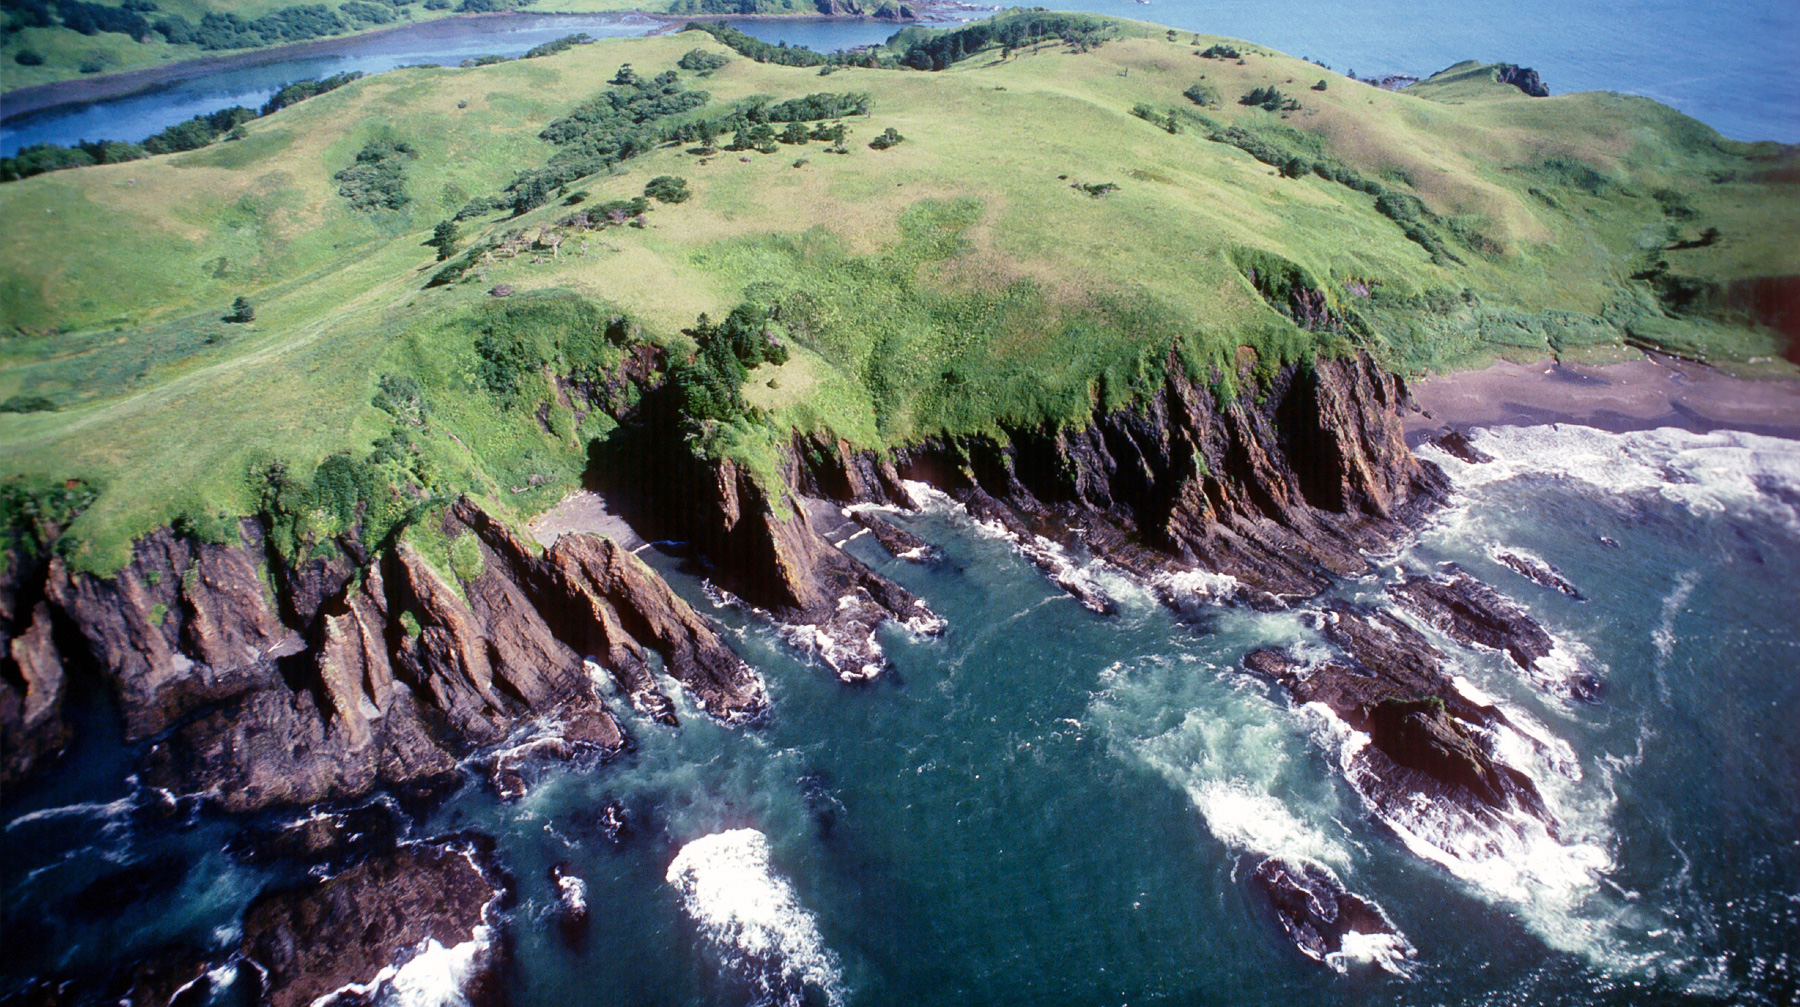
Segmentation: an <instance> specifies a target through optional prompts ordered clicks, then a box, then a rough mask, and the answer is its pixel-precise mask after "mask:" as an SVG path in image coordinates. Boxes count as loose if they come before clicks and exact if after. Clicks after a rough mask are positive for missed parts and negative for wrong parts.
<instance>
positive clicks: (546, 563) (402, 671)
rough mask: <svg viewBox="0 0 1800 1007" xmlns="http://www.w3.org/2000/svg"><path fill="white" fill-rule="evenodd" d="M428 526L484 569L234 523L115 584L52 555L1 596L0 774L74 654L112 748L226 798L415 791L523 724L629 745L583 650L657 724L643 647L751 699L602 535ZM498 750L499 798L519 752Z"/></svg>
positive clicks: (725, 715)
mask: <svg viewBox="0 0 1800 1007" xmlns="http://www.w3.org/2000/svg"><path fill="white" fill-rule="evenodd" d="M438 530H439V531H441V532H442V533H443V534H444V535H445V536H446V537H448V538H451V539H455V538H458V537H460V536H465V535H467V536H473V537H474V541H475V545H476V549H477V550H478V553H479V557H480V563H479V570H478V571H476V572H472V573H470V572H466V571H465V575H464V576H461V577H456V578H455V582H454V583H453V582H452V580H451V579H450V578H449V577H447V576H446V575H445V574H443V573H441V572H439V571H438V570H437V569H435V568H434V567H433V566H432V564H430V563H429V562H427V561H426V560H425V559H424V558H423V557H422V556H421V555H420V554H419V553H418V552H417V551H416V550H415V549H413V548H412V547H410V546H409V545H406V544H404V543H402V544H401V545H399V546H398V547H397V548H396V549H394V550H392V551H391V552H388V553H386V554H383V555H381V556H379V557H370V556H369V555H368V554H367V553H366V552H364V551H363V550H362V548H361V546H360V544H359V543H357V542H355V541H354V540H344V541H341V542H340V543H339V544H338V545H339V547H338V549H337V550H336V552H335V553H334V554H332V555H330V556H329V557H319V558H312V559H308V560H306V561H304V562H301V563H298V564H289V563H287V562H285V561H283V560H282V558H281V557H280V556H278V555H276V554H275V553H274V552H273V551H272V550H269V549H268V548H266V545H265V542H264V540H263V535H262V530H261V528H260V526H259V525H257V523H256V522H254V521H248V520H246V521H244V522H242V523H240V525H239V527H238V528H237V534H236V541H234V542H226V543H222V544H214V543H206V542H196V541H193V540H191V539H187V538H182V537H179V536H177V535H176V534H175V533H174V532H173V531H170V530H168V529H164V530H162V531H159V532H156V533H154V534H152V535H149V536H147V537H146V538H144V539H143V540H141V541H140V542H139V543H138V544H137V546H136V548H135V551H134V556H133V560H132V562H131V564H130V565H128V566H127V567H126V568H125V569H123V570H121V571H120V572H119V573H117V574H116V575H114V576H112V577H107V578H97V577H91V576H86V575H82V574H75V573H72V572H70V571H69V570H68V568H67V567H66V566H65V565H64V564H63V562H62V561H61V560H59V559H56V560H51V561H50V562H49V563H48V564H46V565H45V566H44V567H43V568H42V572H41V575H40V576H39V578H38V579H37V580H36V581H35V582H31V581H27V582H23V583H19V584H15V585H13V591H12V593H11V595H10V597H9V599H8V605H9V608H18V609H20V610H22V611H28V612H30V613H31V614H30V616H29V620H28V621H27V623H26V625H27V628H26V629H25V631H24V632H23V633H20V634H18V635H16V636H13V637H12V638H11V639H10V640H7V641H4V642H5V644H6V648H7V651H8V653H9V654H10V655H11V657H10V659H9V661H8V663H7V665H6V672H7V674H6V675H5V676H4V678H3V679H0V683H3V684H0V689H3V691H0V714H3V715H4V718H5V719H4V729H5V739H6V742H7V750H6V753H5V760H4V768H5V773H6V776H5V780H6V782H11V781H13V780H16V779H17V778H19V777H20V776H22V775H23V774H24V773H25V772H27V771H29V770H30V769H31V768H33V767H34V766H35V765H36V764H37V763H39V762H41V761H42V760H43V759H44V757H46V756H47V755H50V754H52V753H54V752H55V751H56V750H57V749H58V748H59V747H60V745H61V743H62V742H63V741H64V740H65V739H66V737H67V734H68V729H67V727H66V724H65V722H64V721H63V719H62V717H61V704H62V701H63V698H64V695H65V693H66V691H67V689H68V682H69V677H68V676H67V675H66V674H65V668H66V667H70V668H72V667H82V668H88V667H91V668H92V669H93V671H94V673H95V676H96V677H97V679H98V682H99V684H100V686H101V687H102V688H104V689H105V690H106V691H107V692H109V693H110V694H111V696H112V698H113V699H114V700H115V701H116V703H117V706H118V709H119V710H120V712H121V715H122V719H123V728H124V733H125V738H126V740H127V741H129V742H145V741H148V742H150V744H149V745H148V746H147V748H146V749H145V750H144V754H143V756H142V766H141V770H142V773H141V775H142V778H143V779H144V782H146V783H148V784H150V785H152V786H157V787H162V788H166V789H168V790H169V791H171V792H173V793H175V794H197V795H202V796H205V797H207V798H210V799H211V800H213V801H215V802H216V803H218V804H219V805H220V806H221V807H223V808H225V809H226V810H230V811H246V810H251V809H255V808H260V807H264V806H269V805H284V804H308V803H312V802H316V801H320V800H325V799H328V798H342V797H351V796H356V795H360V794H364V793H367V792H369V791H370V790H373V789H375V788H377V787H383V786H388V787H392V786H406V785H420V784H425V783H429V782H430V781H432V780H434V779H436V778H440V777H444V776H447V775H449V774H451V773H454V772H455V771H456V768H457V763H458V760H459V759H461V758H462V757H463V756H465V755H466V754H468V753H469V752H471V751H473V750H475V749H477V748H480V747H484V746H494V745H497V744H498V743H500V742H502V741H504V740H507V739H508V737H509V736H510V735H513V734H514V733H516V732H518V731H519V730H520V729H521V726H522V725H526V724H527V723H531V724H534V725H536V726H535V727H534V728H533V729H534V730H540V731H547V732H548V733H549V738H548V739H547V740H549V741H550V742H551V743H549V744H540V745H537V746H535V747H531V746H526V747H525V748H524V753H525V754H529V755H534V756H541V755H552V756H560V757H564V758H569V757H574V756H577V755H580V754H584V753H586V754H591V755H594V756H597V757H600V758H607V757H611V756H612V755H615V754H617V753H619V752H621V751H623V750H625V749H626V748H627V747H628V746H629V740H628V739H627V737H626V735H625V732H624V730H623V729H622V727H621V726H620V724H619V722H618V720H617V718H616V717H615V716H614V713H613V711H612V710H610V709H609V708H608V707H607V705H606V703H605V702H604V701H603V700H602V699H601V696H600V690H599V688H598V686H597V684H596V682H595V678H594V675H593V674H590V669H589V668H588V667H587V666H586V664H585V663H584V661H585V660H586V659H589V658H591V659H592V660H593V661H594V662H595V663H596V664H597V665H598V667H599V668H601V669H604V673H605V674H607V675H609V676H610V677H611V678H612V680H613V682H614V683H615V684H616V686H617V688H618V689H619V691H621V692H622V693H624V694H625V695H626V696H628V697H629V699H630V701H631V702H632V703H633V704H634V706H636V707H637V708H639V709H640V710H642V711H644V712H645V713H647V714H649V715H651V716H654V717H657V718H658V719H660V720H663V721H665V722H667V723H674V722H675V719H676V718H675V714H674V712H673V711H674V704H673V702H672V701H671V700H670V699H669V697H668V696H666V695H664V694H663V693H662V691H661V690H660V689H659V687H658V686H657V685H656V680H655V678H654V677H653V675H652V674H651V671H650V667H651V665H650V652H652V651H654V652H655V653H657V654H659V655H660V656H661V659H662V662H663V665H664V668H665V669H666V670H667V672H668V674H669V675H670V676H671V677H672V678H674V679H675V680H676V681H677V682H679V683H681V685H682V687H683V688H684V689H685V690H686V691H688V692H689V694H690V695H691V696H692V698H693V701H694V703H695V705H697V706H698V707H700V708H701V709H703V710H705V711H707V712H708V713H709V714H711V715H713V716H715V717H718V718H720V719H721V720H725V721H727V722H741V721H744V720H748V719H752V718H754V717H756V716H758V715H760V714H761V712H762V711H763V710H764V708H765V707H766V705H767V700H766V697H765V695H764V693H763V689H762V683H761V681H760V680H759V679H758V678H757V677H756V675H755V673H754V672H753V671H751V670H750V669H749V667H748V666H746V665H745V664H744V663H743V662H742V661H741V660H739V659H738V658H737V657H736V655H735V654H733V653H732V652H731V651H730V649H729V648H727V647H726V646H725V645H724V643H723V642H722V641H721V640H720V639H719V637H718V635H717V634H716V633H715V632H714V631H713V629H712V628H711V627H710V626H709V625H708V624H707V623H706V622H704V621H703V620H702V619H700V617H699V616H698V615H696V614H695V613H694V612H693V610H692V609H691V608H689V607H688V605H687V604H686V603H685V602H683V601H681V599H679V598H678V597H676V596H675V595H674V594H673V593H672V592H670V590H669V588H668V586H667V585H666V584H665V583H664V582H663V581H662V580H661V579H660V578H658V577H657V576H656V575H655V574H654V573H653V572H651V571H650V570H649V569H648V568H647V567H645V566H643V564H642V563H641V562H640V561H638V560H637V559H636V558H635V557H633V556H631V555H630V554H629V553H626V552H625V551H623V550H621V549H619V548H618V547H617V546H616V545H614V544H613V543H611V542H609V541H606V540H604V539H600V538H596V537H593V536H581V535H576V536H567V537H565V538H564V539H562V540H561V541H559V542H558V543H557V544H556V547H555V548H553V549H551V550H549V551H548V552H547V553H542V554H540V553H539V552H538V550H537V549H536V548H535V547H533V546H528V545H527V544H525V543H524V542H522V541H520V540H519V539H518V538H517V537H516V536H514V535H513V534H512V533H511V532H510V531H508V530H507V529H506V528H505V527H504V526H502V525H501V524H500V523H498V522H496V521H494V520H492V519H491V518H490V517H489V516H488V515H487V514H486V513H484V512H483V511H482V510H481V509H480V508H479V507H477V506H476V505H474V504H473V503H470V502H468V501H466V500H465V501H461V502H458V503H457V504H455V505H454V506H452V507H451V508H449V509H448V510H447V511H446V512H445V513H444V515H443V517H442V521H441V527H440V528H439V529H438ZM358 557H360V559H361V560H362V562H358V561H357V558H358ZM545 724H548V725H553V726H549V727H545V726H543V725H545ZM516 740H521V741H523V740H525V739H516ZM538 740H546V739H538ZM508 754H510V755H511V758H510V759H509V758H505V757H502V758H500V759H497V760H495V763H494V765H493V770H494V772H495V774H496V777H497V780H498V781H499V782H500V784H501V785H502V787H503V790H509V789H511V788H513V787H516V786H517V780H518V774H519V772H520V768H521V767H520V762H521V760H522V759H523V758H524V757H525V754H521V753H520V749H519V748H518V747H515V748H514V749H512V750H511V751H510V753H508Z"/></svg>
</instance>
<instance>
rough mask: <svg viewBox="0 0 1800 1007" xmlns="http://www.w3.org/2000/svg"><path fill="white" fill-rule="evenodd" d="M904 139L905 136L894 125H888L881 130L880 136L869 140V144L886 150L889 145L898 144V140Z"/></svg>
mask: <svg viewBox="0 0 1800 1007" xmlns="http://www.w3.org/2000/svg"><path fill="white" fill-rule="evenodd" d="M904 139H906V137H904V136H901V135H900V134H899V132H897V131H896V130H895V129H894V127H892V126H889V127H888V128H887V129H884V130H882V131H881V135H880V136H878V137H876V138H875V139H873V140H870V141H869V146H870V147H872V148H874V149H875V150H886V149H888V148H889V147H896V146H899V144H900V141H902V140H904Z"/></svg>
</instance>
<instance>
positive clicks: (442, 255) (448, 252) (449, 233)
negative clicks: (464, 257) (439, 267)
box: [430, 220, 462, 262]
mask: <svg viewBox="0 0 1800 1007" xmlns="http://www.w3.org/2000/svg"><path fill="white" fill-rule="evenodd" d="M457 230H458V229H457V226H456V221H454V220H444V221H439V222H438V226H437V227H436V228H434V229H433V230H432V232H431V242H430V244H431V246H432V247H433V248H436V249H437V253H438V261H439V262H442V261H444V260H445V259H448V258H449V257H451V256H452V255H455V254H456V242H457V241H458V240H459V239H460V238H461V237H462V235H460V234H458V233H457Z"/></svg>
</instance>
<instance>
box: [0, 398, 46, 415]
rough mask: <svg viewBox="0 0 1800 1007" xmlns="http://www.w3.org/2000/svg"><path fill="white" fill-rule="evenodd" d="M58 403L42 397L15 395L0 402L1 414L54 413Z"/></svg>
mask: <svg viewBox="0 0 1800 1007" xmlns="http://www.w3.org/2000/svg"><path fill="white" fill-rule="evenodd" d="M55 411H56V403H54V402H52V401H50V400H49V399H47V398H45V397H43V396H42V395H14V396H12V397H10V398H8V399H7V400H6V401H4V402H0V413H53V412H55Z"/></svg>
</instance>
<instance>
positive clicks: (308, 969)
mask: <svg viewBox="0 0 1800 1007" xmlns="http://www.w3.org/2000/svg"><path fill="white" fill-rule="evenodd" d="M501 894H502V889H501V887H500V886H499V884H498V883H496V882H495V881H493V880H491V879H490V878H489V877H488V876H487V874H486V873H485V872H484V871H483V869H482V868H481V867H479V866H477V864H476V862H475V858H474V856H473V855H472V854H471V852H470V851H468V850H466V849H462V848H457V847H450V846H430V845H417V846H412V845H409V846H401V847H399V848H397V849H396V850H394V851H393V852H392V853H390V854H388V855H386V856H382V857H378V858H374V859H371V860H367V861H365V862H363V863H362V864H359V865H357V866H356V867H353V868H350V869H349V870H346V871H344V872H343V873H341V874H338V875H336V876H335V877H332V878H330V879H327V880H324V881H320V882H317V883H314V884H309V885H307V886H305V887H302V888H299V889H296V890H292V891H286V892H277V893H272V894H267V895H263V896H261V897H260V898H258V899H257V900H256V901H255V902H253V903H251V905H250V908H249V909H248V910H247V911H246V912H245V914H244V939H243V944H242V946H241V948H240V953H241V954H242V955H243V956H244V957H245V958H246V959H248V960H250V961H251V962H254V963H255V964H256V965H257V966H258V967H259V968H260V969H261V970H262V974H263V990H262V998H261V999H262V1002H264V1003H266V1004H269V1005H270V1007H302V1005H306V1004H311V1003H313V1002H314V1001H315V1000H317V999H318V998H319V997H322V996H327V995H329V994H331V993H332V992H334V991H336V990H339V989H342V988H343V987H345V986H349V985H351V984H359V985H367V984H370V983H372V982H374V981H375V980H376V978H377V976H378V975H379V974H380V973H381V972H382V970H383V969H385V968H387V967H389V966H394V965H403V964H404V963H405V962H406V961H409V960H411V958H412V956H413V955H414V954H416V953H417V952H419V951H420V950H421V949H422V948H424V947H425V946H426V942H427V941H436V942H437V943H438V944H439V945H441V946H442V947H444V948H455V947H457V946H459V945H463V944H465V943H468V942H471V941H477V940H478V939H479V938H482V937H486V938H488V939H487V942H486V946H485V947H484V948H483V949H481V950H479V951H478V952H477V953H476V956H475V961H474V967H473V975H472V977H471V981H472V982H473V983H476V984H486V985H492V984H493V983H494V982H495V981H496V979H495V973H496V971H497V969H498V965H499V962H498V954H499V952H498V943H497V942H495V941H493V940H492V939H491V935H490V934H486V933H482V934H478V933H477V931H478V928H484V924H485V923H486V920H485V916H486V914H487V912H488V909H487V907H488V906H489V905H490V904H492V903H494V902H495V901H496V900H497V899H498V898H499V897H500V895H501Z"/></svg>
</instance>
